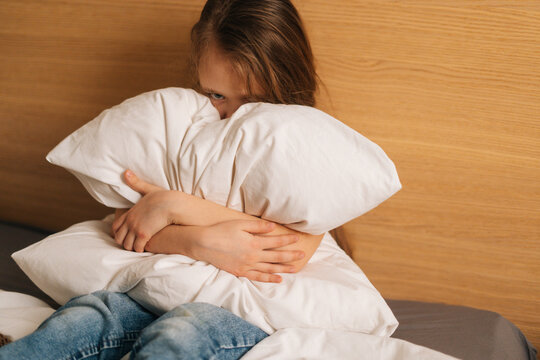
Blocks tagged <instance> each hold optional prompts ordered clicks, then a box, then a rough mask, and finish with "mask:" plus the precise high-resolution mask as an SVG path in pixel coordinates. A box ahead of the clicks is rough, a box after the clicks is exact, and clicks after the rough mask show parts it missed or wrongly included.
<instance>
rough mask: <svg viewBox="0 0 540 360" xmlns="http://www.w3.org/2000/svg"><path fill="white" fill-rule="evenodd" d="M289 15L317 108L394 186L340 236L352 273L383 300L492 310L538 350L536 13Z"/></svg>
mask: <svg viewBox="0 0 540 360" xmlns="http://www.w3.org/2000/svg"><path fill="white" fill-rule="evenodd" d="M298 3H299V7H300V8H301V9H302V13H303V14H304V17H305V19H306V21H307V23H308V28H309V30H310V34H311V36H312V41H313V44H314V48H315V52H316V56H317V59H318V62H319V72H320V74H321V77H322V79H323V81H324V82H325V84H326V87H327V89H328V93H329V94H328V95H329V96H328V95H327V94H326V93H325V92H324V91H323V92H322V94H321V101H322V106H323V107H325V108H326V109H328V110H329V111H331V112H333V113H334V114H335V115H337V116H338V117H339V118H340V119H341V120H343V121H344V122H345V123H347V124H348V125H350V126H352V127H353V128H355V129H357V130H358V131H360V132H362V133H363V134H364V135H366V136H368V137H369V138H371V139H372V140H374V141H375V142H377V143H379V144H380V145H381V146H382V147H383V149H385V150H386V152H387V153H388V154H389V155H390V157H391V158H392V159H393V160H394V161H395V163H396V166H397V168H398V172H399V174H400V178H401V180H402V183H403V190H402V191H401V192H400V193H398V194H397V195H396V196H395V197H393V198H392V199H390V200H389V201H388V202H386V203H385V204H383V205H382V206H380V207H379V208H377V209H375V210H374V211H372V212H370V213H369V214H367V215H364V216H363V217H361V218H359V219H357V220H355V221H353V222H351V223H349V224H347V225H345V226H344V227H343V229H342V231H341V234H342V235H343V236H345V237H346V238H347V241H348V243H349V246H350V248H351V251H352V253H353V257H354V259H355V261H356V262H357V263H358V264H359V265H360V266H361V267H362V268H363V270H364V271H365V272H366V273H367V275H368V276H369V278H370V279H371V280H372V282H373V283H374V284H375V286H376V287H377V288H378V289H379V290H380V291H381V292H382V294H383V295H384V296H386V297H390V298H404V299H415V300H425V301H434V302H445V303H451V304H462V305H469V306H473V307H477V308H483V309H489V310H492V311H496V312H499V313H501V314H503V315H504V316H506V317H507V318H509V319H510V320H512V321H513V322H514V323H516V324H517V325H518V326H519V327H520V328H521V329H522V330H523V331H524V332H525V334H526V335H527V336H528V338H529V339H530V340H531V341H532V342H533V343H534V344H535V345H536V346H537V347H538V346H539V345H540V315H539V310H540V243H539V240H540V197H539V195H540V181H539V180H540V146H539V144H540V11H539V7H538V4H539V3H538V2H535V3H533V2H529V3H528V4H529V5H530V6H527V5H526V3H527V2H509V1H506V2H504V1H493V2H492V1H471V2H469V1H461V2H459V1H458V2H450V1H399V2H396V1H385V2H374V1H333V2H326V1H313V0H309V1H307V0H306V1H299V2H298ZM518 3H519V4H520V6H516V4H518ZM328 97H329V99H328Z"/></svg>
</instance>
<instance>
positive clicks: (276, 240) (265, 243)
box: [256, 234, 300, 249]
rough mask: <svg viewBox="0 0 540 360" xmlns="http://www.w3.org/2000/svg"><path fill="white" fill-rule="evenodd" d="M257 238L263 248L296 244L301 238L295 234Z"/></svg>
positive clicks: (277, 247) (276, 247)
mask: <svg viewBox="0 0 540 360" xmlns="http://www.w3.org/2000/svg"><path fill="white" fill-rule="evenodd" d="M256 239H257V241H258V242H259V246H260V248H261V249H279V248H281V247H283V246H287V245H290V244H294V243H296V242H298V240H300V238H299V237H298V235H295V234H286V235H271V236H257V237H256Z"/></svg>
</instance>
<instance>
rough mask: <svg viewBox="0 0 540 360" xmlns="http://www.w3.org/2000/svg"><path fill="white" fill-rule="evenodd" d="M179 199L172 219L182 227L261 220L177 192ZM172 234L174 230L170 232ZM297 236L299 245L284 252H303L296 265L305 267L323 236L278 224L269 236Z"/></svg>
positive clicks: (292, 246)
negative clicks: (231, 221) (302, 256)
mask: <svg viewBox="0 0 540 360" xmlns="http://www.w3.org/2000/svg"><path fill="white" fill-rule="evenodd" d="M174 195H175V196H177V197H178V202H175V204H178V206H177V207H176V208H175V209H173V210H172V217H173V219H174V220H175V223H177V224H181V225H195V226H209V225H213V224H216V223H219V222H223V221H229V220H258V219H259V218H257V217H255V216H252V215H248V214H245V213H243V212H241V211H237V210H234V209H230V208H227V207H225V206H222V205H219V204H216V203H214V202H211V201H209V200H205V199H201V198H199V197H196V196H193V195H190V194H186V193H183V192H180V191H177V192H175V194H174ZM169 231H171V233H173V232H174V229H171V230H169ZM281 234H296V235H298V236H299V239H300V240H299V241H298V242H297V243H294V244H291V245H288V246H286V247H284V248H282V250H302V251H304V253H305V257H304V258H303V259H302V260H299V261H297V262H295V265H299V266H300V268H301V267H303V266H304V265H305V264H306V263H307V262H308V260H309V259H310V258H311V256H312V255H313V254H314V253H315V250H317V247H318V246H319V244H320V242H321V240H322V237H323V235H311V234H306V233H303V232H298V231H295V230H292V229H289V228H287V227H285V226H283V225H281V224H276V227H275V228H274V230H273V231H271V232H269V233H267V235H281Z"/></svg>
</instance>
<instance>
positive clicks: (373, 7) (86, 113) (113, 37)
mask: <svg viewBox="0 0 540 360" xmlns="http://www.w3.org/2000/svg"><path fill="white" fill-rule="evenodd" d="M295 4H296V5H297V6H298V9H299V11H300V12H301V14H302V16H303V18H304V20H305V22H306V27H307V29H308V32H309V35H310V38H311V41H312V45H313V48H314V52H315V56H316V58H317V67H318V70H319V74H320V77H321V78H322V81H323V83H324V86H323V88H322V91H321V94H320V96H319V106H320V108H322V109H323V110H325V111H327V112H329V113H331V114H332V115H334V116H335V117H337V118H339V119H340V120H342V121H343V122H345V123H346V124H348V125H349V126H351V127H353V128H355V129H356V130H358V131H359V132H361V133H362V134H364V135H366V136H367V137H368V138H370V139H372V140H373V141H375V142H376V143H378V144H379V145H381V146H382V148H383V149H384V150H385V151H386V152H387V154H388V155H389V156H390V157H391V158H392V159H393V160H394V162H395V163H396V166H397V169H398V172H399V174H400V177H401V180H402V183H403V190H401V191H400V192H399V193H398V194H397V195H396V196H394V197H393V198H391V199H390V200H388V201H387V202H386V203H384V204H383V205H381V206H380V207H378V208H377V209H375V210H373V211H372V212H370V213H368V214H366V215H364V216H362V217H361V218H359V219H356V220H354V221H352V222H350V223H348V224H346V225H344V226H343V227H341V228H339V229H338V230H337V233H338V235H339V236H340V237H341V238H342V240H345V241H346V242H347V244H348V246H349V247H350V249H351V253H352V256H353V257H354V259H355V261H356V262H357V263H358V264H359V265H360V266H361V267H362V269H363V270H364V271H365V272H366V274H367V275H368V277H369V278H370V279H371V280H372V282H373V283H374V284H375V286H376V287H377V288H378V289H379V290H380V291H381V293H382V294H383V295H384V296H385V297H387V298H401V299H414V300H424V301H433V302H445V303H450V304H461V305H468V306H473V307H478V308H483V309H488V310H493V311H496V312H499V313H501V314H502V315H504V316H505V317H507V318H508V319H510V320H511V321H513V322H514V323H515V324H516V325H518V326H519V327H520V328H521V330H522V331H524V333H525V334H526V335H527V337H528V338H529V339H530V340H531V341H532V342H533V343H534V344H535V345H536V346H537V347H538V346H540V311H539V310H540V6H539V3H538V2H514V1H511V0H484V1H462V0H453V1H448V0H438V1H431V0H429V1H428V0H411V1H359V0H356V1H351V0H334V1H326V0H297V1H295ZM202 5H203V1H202V0H189V1H188V0H184V1H170V0H157V1H156V0H138V1H134V0H123V1H114V2H107V1H100V0H93V1H90V0H87V1H86V0H74V1H69V2H66V1H58V0H56V1H53V0H47V1H43V0H39V1H37V0H35V1H32V0H27V1H19V0H3V1H2V2H0V122H1V123H0V124H1V126H0V135H1V141H0V185H1V191H0V219H2V220H4V221H8V222H13V223H19V224H24V225H29V226H33V227H38V228H43V229H48V230H60V229H63V228H65V227H67V226H68V225H71V224H73V223H75V222H79V221H83V220H87V219H94V218H100V217H102V216H103V215H105V214H107V213H109V212H110V211H109V210H108V209H105V208H104V207H102V206H100V205H98V204H97V203H96V202H95V201H94V200H93V199H92V198H91V197H90V196H89V195H88V194H87V193H86V192H85V190H84V189H83V187H82V186H81V185H80V183H79V182H78V181H77V180H76V179H75V178H74V177H73V176H72V175H70V174H69V173H67V172H66V171H64V170H63V169H60V168H57V167H55V166H52V165H50V164H48V163H47V162H46V161H45V154H46V153H47V152H48V151H49V150H50V149H52V147H53V146H54V145H56V144H57V143H58V142H59V141H60V140H61V139H63V138H64V137H65V136H67V135H68V134H69V133H71V132H72V131H74V130H75V129H77V128H78V127H80V126H81V125H83V124H84V123H85V122H87V121H89V120H91V119H92V118H94V117H95V116H96V115H97V114H99V113H100V112H101V111H102V110H103V109H105V108H108V107H111V106H112V105H115V104H117V103H119V102H121V101H122V100H124V99H126V98H128V97H131V96H134V95H136V94H139V93H142V92H145V91H148V90H153V89H157V88H163V87H168V86H182V87H186V86H189V76H188V68H187V56H188V51H189V48H188V47H189V42H188V40H189V29H190V28H191V26H192V25H193V23H194V22H195V21H196V19H197V17H198V15H199V12H200V10H201V8H202Z"/></svg>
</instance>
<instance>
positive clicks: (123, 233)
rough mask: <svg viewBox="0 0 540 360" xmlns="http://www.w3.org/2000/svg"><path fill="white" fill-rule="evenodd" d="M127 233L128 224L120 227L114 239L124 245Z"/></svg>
mask: <svg viewBox="0 0 540 360" xmlns="http://www.w3.org/2000/svg"><path fill="white" fill-rule="evenodd" d="M127 233H128V227H127V226H125V225H124V226H122V227H120V229H118V231H117V232H116V233H115V234H114V241H116V243H117V244H118V245H122V244H123V243H124V239H125V237H126V235H127Z"/></svg>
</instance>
